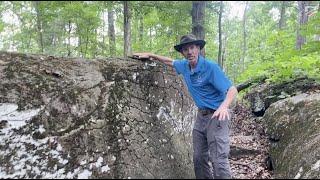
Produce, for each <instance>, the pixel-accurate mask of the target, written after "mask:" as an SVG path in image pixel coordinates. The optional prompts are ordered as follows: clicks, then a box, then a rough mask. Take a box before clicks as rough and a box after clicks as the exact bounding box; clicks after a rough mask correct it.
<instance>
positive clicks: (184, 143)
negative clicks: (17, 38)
mask: <svg viewBox="0 0 320 180" xmlns="http://www.w3.org/2000/svg"><path fill="white" fill-rule="evenodd" d="M0 79H1V81H0V177H1V178H179V179H180V178H194V173H193V165H192V152H191V151H192V148H191V129H192V119H193V118H194V116H195V113H196V112H195V106H194V104H193V102H192V100H191V98H190V97H189V95H188V93H187V91H186V88H185V85H184V84H183V81H182V79H181V78H180V77H177V76H176V75H175V72H173V69H172V68H169V67H166V66H163V65H160V64H156V63H154V62H150V61H143V62H142V61H137V60H133V59H119V58H118V59H116V58H114V59H92V60H86V59H79V58H58V57H53V56H45V55H26V54H19V53H6V52H1V53H0Z"/></svg>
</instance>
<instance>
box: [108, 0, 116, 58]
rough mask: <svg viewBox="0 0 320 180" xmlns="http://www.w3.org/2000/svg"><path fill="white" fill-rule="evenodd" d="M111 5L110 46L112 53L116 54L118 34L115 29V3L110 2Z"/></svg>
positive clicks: (109, 16)
mask: <svg viewBox="0 0 320 180" xmlns="http://www.w3.org/2000/svg"><path fill="white" fill-rule="evenodd" d="M109 5H110V7H109V8H108V36H109V47H110V55H111V56H115V54H116V35H115V30H114V12H113V10H112V9H113V4H112V2H110V4H109Z"/></svg>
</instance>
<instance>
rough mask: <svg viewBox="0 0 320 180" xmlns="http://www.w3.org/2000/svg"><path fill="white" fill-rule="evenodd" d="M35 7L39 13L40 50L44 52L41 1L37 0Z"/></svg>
mask: <svg viewBox="0 0 320 180" xmlns="http://www.w3.org/2000/svg"><path fill="white" fill-rule="evenodd" d="M35 9H36V13H37V30H38V38H39V39H38V44H39V47H40V52H41V53H43V49H44V47H43V34H42V32H43V29H42V23H41V13H40V1H35Z"/></svg>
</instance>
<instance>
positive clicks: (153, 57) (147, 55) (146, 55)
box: [133, 52, 173, 67]
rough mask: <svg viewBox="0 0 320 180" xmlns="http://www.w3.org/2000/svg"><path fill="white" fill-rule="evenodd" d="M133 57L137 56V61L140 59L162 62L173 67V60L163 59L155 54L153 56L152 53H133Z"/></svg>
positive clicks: (163, 57)
mask: <svg viewBox="0 0 320 180" xmlns="http://www.w3.org/2000/svg"><path fill="white" fill-rule="evenodd" d="M133 55H134V56H137V57H138V58H139V59H141V58H147V59H150V60H156V61H159V62H162V63H164V64H166V65H168V66H170V67H172V66H173V59H171V58H169V57H165V56H160V55H157V54H153V53H148V52H146V53H133Z"/></svg>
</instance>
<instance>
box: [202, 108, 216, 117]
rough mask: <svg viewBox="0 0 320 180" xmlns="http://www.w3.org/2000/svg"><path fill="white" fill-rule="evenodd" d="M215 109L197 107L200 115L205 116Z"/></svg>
mask: <svg viewBox="0 0 320 180" xmlns="http://www.w3.org/2000/svg"><path fill="white" fill-rule="evenodd" d="M215 111H216V110H215V109H198V112H199V113H200V114H201V115H202V116H206V115H208V114H213V113H214V112H215Z"/></svg>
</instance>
